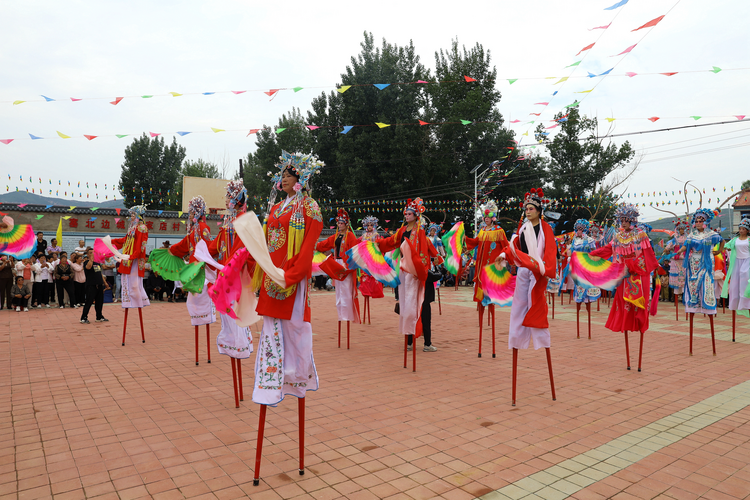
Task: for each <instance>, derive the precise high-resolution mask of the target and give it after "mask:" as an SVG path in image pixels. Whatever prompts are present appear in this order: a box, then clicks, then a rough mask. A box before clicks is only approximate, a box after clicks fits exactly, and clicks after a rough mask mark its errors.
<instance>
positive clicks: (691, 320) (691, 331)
mask: <svg viewBox="0 0 750 500" xmlns="http://www.w3.org/2000/svg"><path fill="white" fill-rule="evenodd" d="M693 316H694V314H693V313H690V355H691V356H692V355H693Z"/></svg>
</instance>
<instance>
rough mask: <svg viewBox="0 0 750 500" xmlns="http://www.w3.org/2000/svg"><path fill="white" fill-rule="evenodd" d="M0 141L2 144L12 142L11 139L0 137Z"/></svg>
mask: <svg viewBox="0 0 750 500" xmlns="http://www.w3.org/2000/svg"><path fill="white" fill-rule="evenodd" d="M0 142H2V143H3V144H6V145H7V144H10V143H11V142H13V139H0Z"/></svg>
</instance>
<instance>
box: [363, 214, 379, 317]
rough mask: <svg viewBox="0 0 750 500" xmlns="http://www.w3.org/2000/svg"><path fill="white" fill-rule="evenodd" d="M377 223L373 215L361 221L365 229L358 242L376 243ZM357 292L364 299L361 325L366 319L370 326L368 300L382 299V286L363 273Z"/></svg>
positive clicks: (377, 235)
mask: <svg viewBox="0 0 750 500" xmlns="http://www.w3.org/2000/svg"><path fill="white" fill-rule="evenodd" d="M378 222H379V221H378V218H377V217H375V216H373V215H368V216H367V217H365V218H364V219H362V226H363V227H364V228H365V230H364V231H362V234H361V235H360V237H359V241H360V242H362V241H376V240H377V239H378V238H380V235H379V234H378ZM359 291H360V292H362V296H363V297H364V311H363V312H362V323H364V322H365V318H367V324H368V325H369V324H372V322H371V320H370V315H371V313H372V311H371V309H370V299H380V298H383V297H384V295H383V284H382V283H381V282H379V281H378V280H376V279H375V278H373V277H372V276H370V275H369V274H367V273H366V272H364V273H362V275H361V277H360V282H359Z"/></svg>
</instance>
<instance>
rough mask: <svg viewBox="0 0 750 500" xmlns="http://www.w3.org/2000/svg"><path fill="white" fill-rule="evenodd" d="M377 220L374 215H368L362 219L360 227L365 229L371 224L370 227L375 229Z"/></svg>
mask: <svg viewBox="0 0 750 500" xmlns="http://www.w3.org/2000/svg"><path fill="white" fill-rule="evenodd" d="M378 222H379V220H378V218H377V217H375V216H374V215H368V216H367V217H365V218H364V219H362V227H367V225H368V224H372V226H373V227H374V228H375V229H377V228H378Z"/></svg>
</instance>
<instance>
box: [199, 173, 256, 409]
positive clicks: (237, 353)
mask: <svg viewBox="0 0 750 500" xmlns="http://www.w3.org/2000/svg"><path fill="white" fill-rule="evenodd" d="M226 207H227V213H226V214H225V215H224V221H223V222H222V224H221V229H219V234H218V235H217V236H216V238H214V239H213V240H212V241H211V242H210V243H209V244H208V252H209V253H210V254H211V255H212V256H214V257H215V258H216V260H217V262H218V263H219V264H221V265H226V264H227V263H228V262H229V259H231V257H232V255H234V254H235V253H236V252H237V251H239V249H241V248H244V245H243V244H242V240H241V239H240V238H239V236H237V233H236V232H235V230H234V221H235V219H236V218H237V217H238V216H240V215H242V214H244V213H245V211H246V210H247V190H246V189H245V186H244V185H243V184H242V181H229V183H228V184H227V192H226ZM218 312H219V318H220V319H221V332H219V335H218V336H217V337H216V347H217V349H218V350H219V354H225V355H227V356H229V358H230V360H231V363H232V382H233V385H234V403H235V406H236V407H237V408H239V407H240V401H243V400H244V393H243V390H242V364H241V361H242V360H243V359H247V358H249V357H250V353H252V352H253V336H252V333H251V332H250V327H248V326H240V325H238V324H237V322H236V321H235V320H234V318H232V317H230V316H229V315H228V314H227V313H226V311H218Z"/></svg>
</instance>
